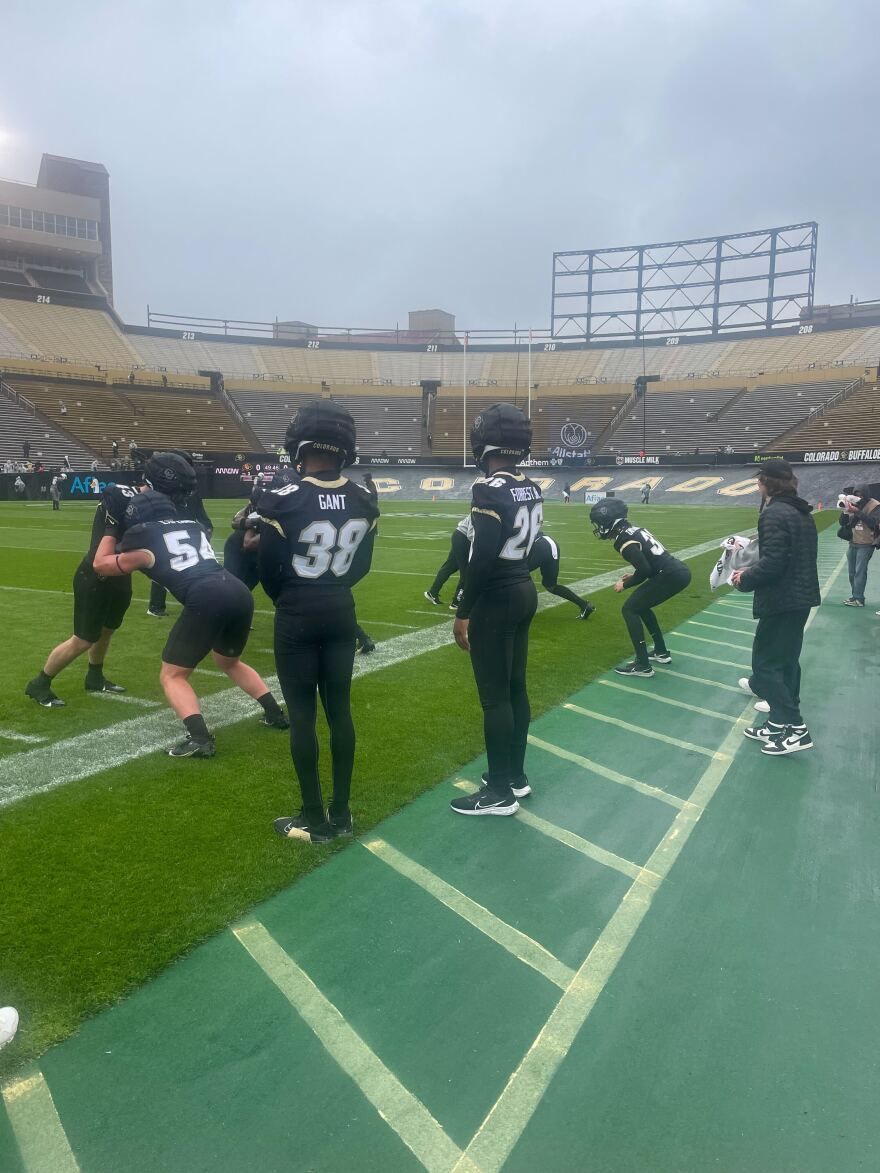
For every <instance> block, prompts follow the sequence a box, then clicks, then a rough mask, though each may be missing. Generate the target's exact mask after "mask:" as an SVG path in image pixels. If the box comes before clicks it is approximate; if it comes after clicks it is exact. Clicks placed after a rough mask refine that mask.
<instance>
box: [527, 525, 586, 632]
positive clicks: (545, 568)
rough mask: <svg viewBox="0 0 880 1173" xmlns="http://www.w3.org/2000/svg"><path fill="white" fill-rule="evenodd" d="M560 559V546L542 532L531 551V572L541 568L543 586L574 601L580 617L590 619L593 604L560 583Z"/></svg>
mask: <svg viewBox="0 0 880 1173" xmlns="http://www.w3.org/2000/svg"><path fill="white" fill-rule="evenodd" d="M559 559H560V553H559V546H557V544H556V542H554V541H553V539H552V538H548V537H547V535H546V534H541V536H540V537H539V538H536V540H535V543H534V545H533V546H532V548H531V550H530V552H529V572H530V573H531V572H532V571H533V570H540V572H541V586H542V587H543V588H544V590H545V591H549V592H550V594H551V595H556V597H557V598H559V599H567V600H568V602H569V603H574V605H575V606H576V607H577V608H578V610H579V611H580V615H578V619H589V618H590V616H591V615H592V614H593V612H594V611H595V610H596V608H595V607H594V606H593V604H592V603H589V602H587V600H586V599H582V598H581V597H580V595H576V594H575V593H574V591H572V590H569V588H568V587H566V586H560V585H559Z"/></svg>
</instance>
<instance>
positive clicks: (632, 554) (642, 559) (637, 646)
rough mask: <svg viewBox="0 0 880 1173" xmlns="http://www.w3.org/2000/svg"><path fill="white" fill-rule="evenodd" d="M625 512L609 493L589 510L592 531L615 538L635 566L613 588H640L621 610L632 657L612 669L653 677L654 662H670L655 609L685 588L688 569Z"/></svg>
mask: <svg viewBox="0 0 880 1173" xmlns="http://www.w3.org/2000/svg"><path fill="white" fill-rule="evenodd" d="M626 515H627V506H626V502H625V501H621V500H620V499H619V498H618V497H607V498H606V499H605V500H604V501H599V502H598V504H596V505H594V506H593V508H592V509H591V510H590V521H591V522H592V524H593V533H594V534H595V535H596V536H597V537H598V538H602V539H604V540H609V539H613V541H614V549H615V550H616V551H617V552H618V554H620V556H621V557H622V558H624V559H626V561H627V562H629V564H630V565H631V566H632V567H633V573H632V574H625V575H624V576H623V577H622V578H621V579H620V580H619V581H618V582H616V583H615V584H614V589H615V590H616V591H617V592H618V593H619V592H620V591H624V590H629V589H630V588H631V587H637V588H638V589H637V590H635V591H633V593H632V594H631V595H630V597H629V598H628V599H627V601H626V602H625V603H624V604H623V608H622V614H623V621H624V623H625V624H626V629H627V631H628V632H629V637H630V639H631V640H632V643H633V649H634V651H635V659H634V660H632V661H631V662H630V663H629V664H623V665H621V666H620V667H619V668H615V669H614V671H615V672H618V673H619V674H620V675H621V676H653V675H654V669H653V668H652V667H651V664H652V663H654V664H671V663H672V657H671V656H670V654H669V649H668V648H667V647H666V641H665V640H664V638H663V632H662V631H661V630H660V624H659V623H658V622H657V616H656V615H655V614H654V611H653V608H654V607H656V606H657V604H658V603H665V602H666V601H667V599H671V598H672V597H673V595H677V594H678V593H679V592H680V591H683V590H684V589H685V587H686V586H687V585H688V583H689V582H690V581H691V572H690V568H689V567H687V566H685V564H684V563H683V562H680V561H679V560H678V558H675V557H674V556H673V555H672V554H670V553H669V551H668V550H667V549H666V548H665V546H663V545H661V543H660V542H658V541H657V539H656V538H655V537H654V535H653V534H651V533H649V532H648V530H646V529H641V528H640V527H639V526H636V525H630V524H629V522H628V521H627V520H626ZM642 623H644V625H645V627H647V629H648V631H649V632H650V633H651V638H652V639H653V640H654V646H653V648H652V649H651V651H650V652H649V651H648V648H647V645H646V644H645V632H644V628H643V627H642Z"/></svg>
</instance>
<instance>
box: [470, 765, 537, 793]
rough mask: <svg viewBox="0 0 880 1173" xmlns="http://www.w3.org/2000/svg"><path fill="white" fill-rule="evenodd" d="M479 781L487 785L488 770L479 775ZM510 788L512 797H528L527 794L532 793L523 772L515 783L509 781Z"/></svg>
mask: <svg viewBox="0 0 880 1173" xmlns="http://www.w3.org/2000/svg"><path fill="white" fill-rule="evenodd" d="M480 781H481V782H482V783H483V785H484V786H488V785H489V774H488V771H487V772H484V773H483V774H482V775H481V776H480ZM510 789H511V790H512V791H513V797H514V798H528V796H529V795H530V794H531V793H532V788H531V786H529V780H528V778H527V777H526V776H525V774H523V775H522V777H521V778H519V779H518V780H517V783H516V785H515V786H514V784H513V783H512V782H511V784H510Z"/></svg>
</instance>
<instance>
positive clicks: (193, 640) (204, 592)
mask: <svg viewBox="0 0 880 1173" xmlns="http://www.w3.org/2000/svg"><path fill="white" fill-rule="evenodd" d="M144 480H145V482H146V484H147V485H148V486H149V487H150V489H151V491H150V492H147V493H142V494H141V495H140V496H138V497H137V498H135V500H133V501H132V502H131V503H130V505H129V507H128V509H127V511H126V530H125V534H124V535H123V538H122V541H121V542H120V543H119V544H118V547H117V543H116V540H115V538H113V537H105V538H103V539H102V541H101V544H100V545H99V546H98V551H97V554H96V555H95V560H94V567H95V570H96V571H97V573H98V574H101V575H107V576H110V577H114V576H118V575H130V574H132V573H133V572H134V571H135V570H141V571H143V573H144V574H145V575H146V576H147V577H148V578H150V579H151V580H152V581H153V582H158V583H161V585H162V586H163V587H164V588H165V589H166V590H169V591H170V592H171V594H172V595H173V596H174V598H175V599H177V601H178V602H179V603H182V604H183V610H182V611H181V613H180V616H179V617H178V619H177V621H176V622H175V624H174V626H173V627H172V628H171V631H170V632H169V635H168V642H167V643H166V644H165V648H164V650H163V652H162V671H161V673H160V675H159V680H160V682H161V684H162V690H163V692H164V693H165V696H166V699H167V700H168V703H169V705H170V706H171V708H172V709H173V710H174V712H175V713H176V714H177V716H178V717H180V719H181V721H183V724H184V727H185V729H186V737H185V738H184V740H183V741H180V742H178V743H177V744H176V745H174V746H172V747H171V749H169V751H168V753H169V754H170V755H171V757H174V758H190V757H194V758H210V757H213V756H214V752H215V744H214V738H213V737H212V735H211V734H210V733H209V731H208V727H207V725H206V724H205V719H204V717H203V716H202V712H201V709H200V707H199V701H198V697H197V696H196V694H195V692H194V691H193V688H192V685H191V684H190V683H189V678H190V676H191V675H192V672H193V669H194V668H195V667H196V666H197V665H198V664H199V663H200V662H201V661H202V660H203V659H204V658H205V656H206V655H207V654H208V652H210V651H213V653H214V662H215V663H216V665H217V667H218V668H220V669H221V671H223V672H225V673H226V675H227V676H228V677H229V679H230V680H231V681H232V682H233V684H237V685H238V687H239V688H241V689H242V690H243V691H244V692H246V693H247V694H248V696H251V697H253V698H254V700H255V701H257V702H258V703H259V705H260V707H261V708H262V709H263V718H262V722H263V724H264V725H270V726H273V727H275V728H278V729H286V728H287V718H286V717H285V716H284V713H283V712H282V710H281V708H280V707H279V705H278V702H277V701H276V700H275V697H274V696H273V695H272V693H271V692H270V691H269V686H268V685H267V684H266V682H265V681H264V680H263V679H261V677H260V676H259V675H258V673H256V672H255V671H254V669H253V668H250V667H249V666H248V665H247V664H243V663H242V661H241V653H242V652H243V651H244V648H245V645H246V644H247V641H248V635H249V634H250V628H251V618H252V617H253V613H254V600H253V598H252V597H251V594H250V591H248V590H247V588H246V587H245V586H244V585H243V584H242V583H240V582H239V581H238V579H237V578H233V576H232V575H231V574H228V573H227V572H226V571H225V570H224V569H223V568H222V567H221V566H220V564H219V562H218V561H217V559H216V557H215V555H214V551H213V550H212V549H211V543H210V542H209V541H208V534H207V531H206V530H205V527H204V526H203V525H202V523H201V522H200V521H196V520H195V519H194V518H191V517H187V515H186V503H187V500H188V498H189V495H190V493H191V492H192V490H193V489H194V488H195V472H194V471H193V469H192V467H191V466H190V465H189V464H188V463H187V462H186V461H185V460H184V459H183V458H182V457H181V456H180V455H178V454H177V453H174V452H154V453H153V455H152V456H151V457H150V459H149V460H148V461H147V463H146V466H145V468H144Z"/></svg>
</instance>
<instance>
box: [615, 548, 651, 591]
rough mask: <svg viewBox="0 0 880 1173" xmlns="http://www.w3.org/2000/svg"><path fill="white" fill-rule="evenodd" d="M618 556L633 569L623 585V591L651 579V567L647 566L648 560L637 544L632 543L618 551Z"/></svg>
mask: <svg viewBox="0 0 880 1173" xmlns="http://www.w3.org/2000/svg"><path fill="white" fill-rule="evenodd" d="M620 554H621V557H622V558H625V559H626V561H627V562H628V563H629V564H630V566H632V568H633V573H632V574H631V575H630V576H629V578H628V579H626V581H625V582H624V584H623V586H624V589H625V590H629V589H630V587H634V586H638V585H639V584H640V583H643V582H644V581H645V580H646V579H649V578H650V577H651V567H650V566H649V565H648V560H647V558H646V557H645V555H644V554H643V553H642V550H641V547H640V546H639V545H638V543H636V542H633V543H632V544H631V545H628V546H626V547H625V548H624V549H623V550H621V551H620Z"/></svg>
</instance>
